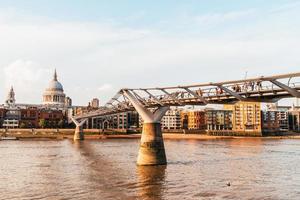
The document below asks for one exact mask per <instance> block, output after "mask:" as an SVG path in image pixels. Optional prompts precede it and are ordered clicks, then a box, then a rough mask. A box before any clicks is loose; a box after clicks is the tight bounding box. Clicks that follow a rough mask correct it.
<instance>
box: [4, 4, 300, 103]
mask: <svg viewBox="0 0 300 200" xmlns="http://www.w3.org/2000/svg"><path fill="white" fill-rule="evenodd" d="M299 19H300V1H299V0H272V1H265V0H251V1H250V0H249V1H247V0H244V1H240V0H226V1H224V0H210V1H206V0H185V1H175V0H163V1H149V0H127V1H122V0H109V1H104V0H51V1H50V0H48V1H46V0H26V1H24V0H6V1H4V0H0V103H1V102H3V103H4V101H5V98H6V96H7V93H8V90H9V88H10V86H11V85H13V86H14V89H15V92H16V99H17V102H18V103H41V101H42V93H43V91H44V90H45V88H46V87H47V85H48V83H49V81H50V80H51V79H52V77H53V72H54V69H55V68H56V69H57V72H58V78H59V80H60V82H61V83H62V84H63V86H64V90H65V93H66V94H67V96H70V97H71V98H72V99H73V103H74V104H75V105H87V102H88V101H90V100H91V99H92V98H94V97H97V98H99V99H100V102H101V104H104V103H105V102H106V101H108V100H109V98H110V97H112V96H113V95H114V94H115V93H116V92H117V91H118V90H119V89H120V88H126V87H135V88H136V87H159V86H173V85H175V86H176V85H183V84H194V83H206V82H217V81H225V80H233V79H241V78H244V77H245V74H246V72H247V76H248V77H249V78H250V77H257V76H261V75H264V76H269V75H276V74H282V73H291V72H300V56H299V55H300V37H299V35H300V20H299Z"/></svg>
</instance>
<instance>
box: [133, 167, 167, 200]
mask: <svg viewBox="0 0 300 200" xmlns="http://www.w3.org/2000/svg"><path fill="white" fill-rule="evenodd" d="M165 171H166V166H138V167H137V176H138V187H139V191H138V193H139V195H138V196H139V197H141V198H142V199H162V197H163V192H164V191H163V190H164V185H163V183H164V182H165Z"/></svg>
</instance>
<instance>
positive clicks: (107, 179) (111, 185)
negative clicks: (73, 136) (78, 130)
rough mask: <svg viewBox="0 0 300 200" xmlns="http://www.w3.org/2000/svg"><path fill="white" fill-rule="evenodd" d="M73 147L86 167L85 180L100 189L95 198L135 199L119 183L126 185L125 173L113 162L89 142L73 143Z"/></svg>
mask: <svg viewBox="0 0 300 200" xmlns="http://www.w3.org/2000/svg"><path fill="white" fill-rule="evenodd" d="M72 145H73V146H74V147H75V148H76V149H77V150H78V152H79V153H80V155H81V157H83V162H84V163H83V164H84V166H85V173H86V176H85V178H86V179H87V182H88V183H89V184H91V183H92V184H93V188H98V190H97V192H96V193H99V194H96V193H94V196H89V198H94V197H95V196H98V197H99V196H100V195H101V196H102V197H103V198H104V199H134V196H133V195H131V194H128V193H126V190H125V188H122V187H121V186H122V185H120V184H118V183H120V182H121V183H123V184H124V183H125V182H127V181H128V180H126V178H125V176H124V174H126V172H125V171H123V170H120V169H119V168H117V167H116V166H115V165H114V163H113V162H111V161H110V160H109V159H107V158H105V156H102V154H101V153H99V152H97V150H96V149H94V148H93V147H92V146H91V144H90V143H89V142H87V141H73V142H72Z"/></svg>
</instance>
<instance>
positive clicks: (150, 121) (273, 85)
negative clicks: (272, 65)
mask: <svg viewBox="0 0 300 200" xmlns="http://www.w3.org/2000/svg"><path fill="white" fill-rule="evenodd" d="M290 97H296V98H300V73H290V74H282V75H276V76H268V77H264V76H261V77H257V78H249V79H243V80H233V81H225V82H210V83H205V84H194V85H182V86H173V87H153V88H123V89H120V90H119V91H118V92H117V94H116V95H115V96H114V97H113V98H111V100H110V101H108V102H107V103H106V104H105V106H103V107H101V108H99V109H98V110H96V111H91V112H88V113H84V114H81V115H77V116H74V117H73V118H72V120H73V122H74V123H75V124H76V130H75V134H74V140H83V139H84V135H83V124H84V123H85V122H86V121H87V120H88V119H89V118H94V117H100V116H103V117H104V116H109V115H112V114H116V113H121V112H126V111H132V110H136V111H137V112H138V113H139V115H140V116H141V118H142V119H143V121H144V124H143V130H142V137H141V143H140V149H139V154H138V159H137V164H138V165H165V164H167V159H166V154H165V148H164V142H163V137H162V132H161V123H160V121H161V119H162V117H163V116H164V114H165V113H166V112H167V111H168V110H169V108H170V106H186V105H199V106H204V105H207V104H233V103H236V102H238V101H252V102H266V103H268V102H269V103H272V102H277V101H278V100H280V99H283V98H290Z"/></svg>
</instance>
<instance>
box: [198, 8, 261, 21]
mask: <svg viewBox="0 0 300 200" xmlns="http://www.w3.org/2000/svg"><path fill="white" fill-rule="evenodd" d="M256 13H257V12H256V11H255V10H254V9H250V10H242V11H231V12H224V13H221V12H220V13H217V12H216V13H208V14H203V15H198V16H195V17H194V21H195V22H196V23H198V24H200V25H218V24H221V23H225V22H227V23H228V22H232V21H237V20H242V19H244V18H247V17H252V16H255V14H256Z"/></svg>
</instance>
